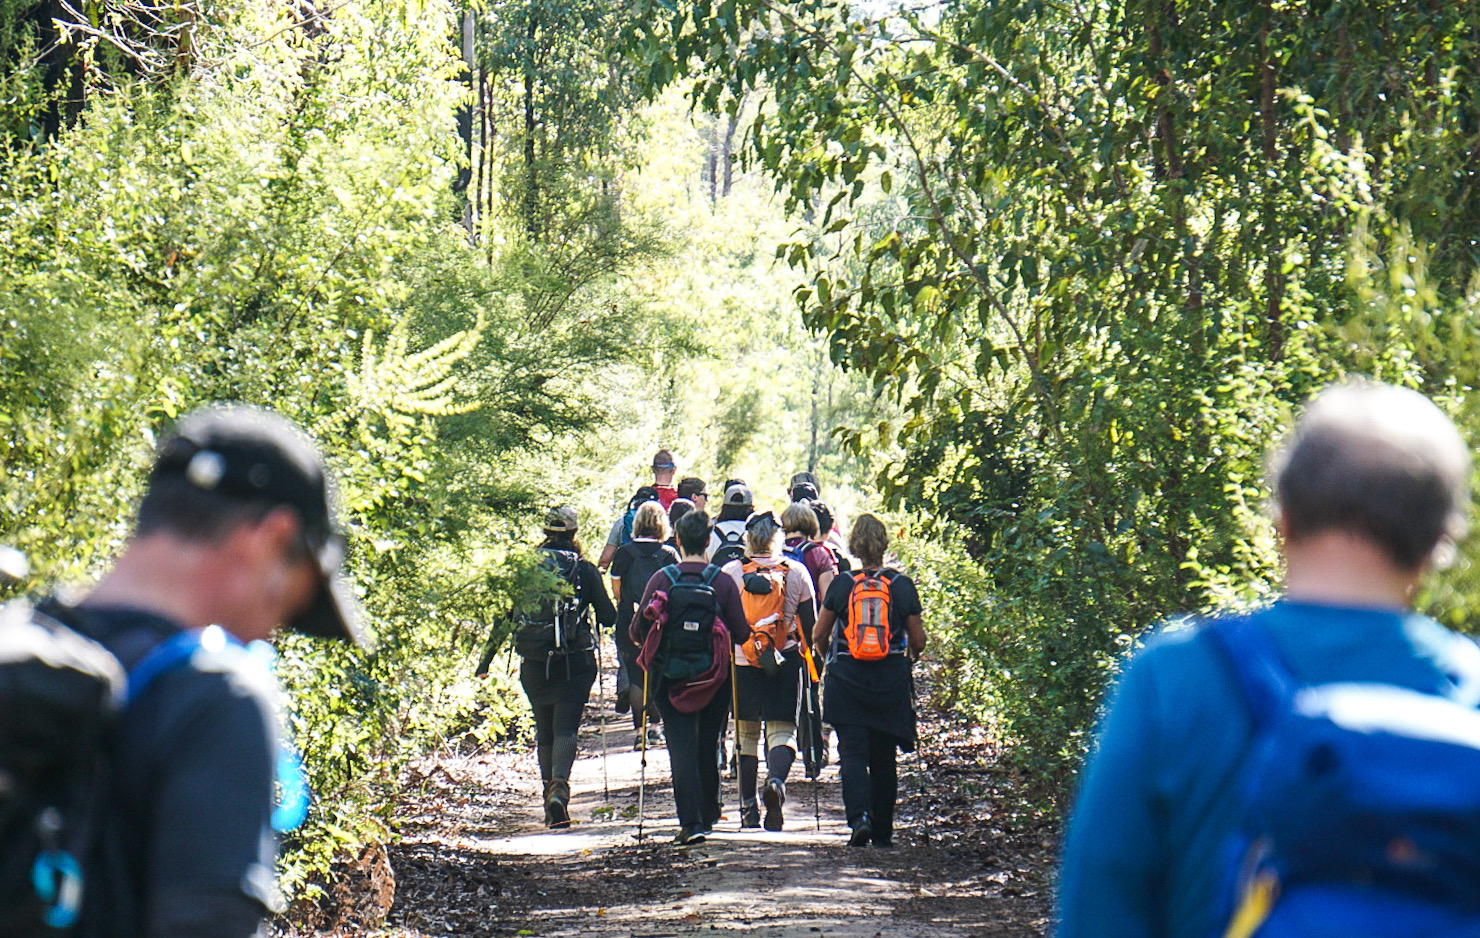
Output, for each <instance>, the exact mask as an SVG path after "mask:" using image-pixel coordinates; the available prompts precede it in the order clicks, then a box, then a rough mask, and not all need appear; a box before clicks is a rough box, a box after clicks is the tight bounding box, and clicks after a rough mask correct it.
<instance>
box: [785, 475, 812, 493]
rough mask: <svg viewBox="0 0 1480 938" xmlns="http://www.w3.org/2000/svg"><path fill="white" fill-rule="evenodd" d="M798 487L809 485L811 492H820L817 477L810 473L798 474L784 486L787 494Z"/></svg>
mask: <svg viewBox="0 0 1480 938" xmlns="http://www.w3.org/2000/svg"><path fill="white" fill-rule="evenodd" d="M798 485H810V486H812V491H814V492H816V491H820V490H819V489H818V487H817V477H816V476H815V475H813V474H812V473H810V472H798V473H797V474H796V475H794V476H792V477H791V482H789V483H788V484H787V486H786V490H787V491H788V492H789V491H791V490H792V489H794V488H796V487H797V486H798Z"/></svg>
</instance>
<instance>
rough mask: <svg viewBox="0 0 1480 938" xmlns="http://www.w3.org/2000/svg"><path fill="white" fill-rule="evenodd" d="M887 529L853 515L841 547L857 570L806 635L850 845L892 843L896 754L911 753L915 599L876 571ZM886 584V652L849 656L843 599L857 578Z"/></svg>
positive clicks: (917, 643) (841, 581) (917, 621)
mask: <svg viewBox="0 0 1480 938" xmlns="http://www.w3.org/2000/svg"><path fill="white" fill-rule="evenodd" d="M888 549H889V532H888V531H886V530H885V528H884V525H883V522H881V521H879V519H878V518H875V517H874V516H873V515H868V514H865V515H859V517H858V520H857V521H856V522H855V523H854V525H853V531H852V532H851V533H850V534H849V535H848V550H849V551H850V552H852V553H853V555H854V556H855V557H857V558H858V561H859V565H860V567H861V568H862V569H860V570H855V571H854V572H853V574H852V575H851V576H838V577H836V578H834V579H833V582H832V586H831V587H830V588H829V589H828V591H827V596H826V598H824V599H823V601H822V612H820V613H819V614H818V616H817V626H816V628H815V629H814V630H813V632H812V641H813V647H815V648H818V649H827V675H826V677H825V678H824V679H823V684H822V719H823V722H825V723H829V724H831V725H832V727H833V729H834V730H835V731H836V732H837V734H838V772H839V774H840V776H841V780H842V783H843V807H844V809H845V810H846V812H847V815H848V826H849V828H851V833H850V834H849V837H848V843H849V845H850V846H854V847H862V846H866V845H867V844H868V843H869V842H870V841H872V842H873V844H874V845H875V846H878V847H888V846H890V845H891V844H892V843H893V838H894V801H895V798H896V797H897V796H898V793H899V777H898V769H897V766H896V763H895V758H896V754H897V752H898V751H899V750H901V749H902V750H904V751H905V752H913V751H914V749H915V705H914V700H913V695H912V690H913V680H912V677H911V674H910V668H911V658H912V657H918V656H919V654H920V652H921V651H923V650H924V649H925V628H924V625H923V624H922V622H921V617H920V613H921V609H920V595H919V593H918V592H917V591H916V590H915V584H914V582H913V581H912V580H911V579H910V578H909V577H907V576H905V575H904V574H903V573H899V572H897V571H894V570H885V569H884V553H885V551H887V550H888ZM880 574H882V576H883V578H884V579H885V580H887V581H888V594H889V616H888V621H889V628H888V647H887V654H885V655H884V656H883V657H882V658H879V659H878V660H864V659H862V658H855V657H854V655H853V653H852V651H851V650H850V644H849V641H848V639H847V630H848V626H849V623H850V620H851V618H852V617H853V615H854V609H853V608H852V607H853V603H852V602H851V601H850V600H851V599H852V596H853V591H854V590H855V589H857V588H859V582H860V580H861V579H862V578H864V577H867V576H869V575H880Z"/></svg>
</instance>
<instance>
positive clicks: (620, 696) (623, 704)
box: [615, 690, 632, 713]
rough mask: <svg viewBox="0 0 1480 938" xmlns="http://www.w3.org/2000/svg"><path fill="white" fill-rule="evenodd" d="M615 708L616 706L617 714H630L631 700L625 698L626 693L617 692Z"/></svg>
mask: <svg viewBox="0 0 1480 938" xmlns="http://www.w3.org/2000/svg"><path fill="white" fill-rule="evenodd" d="M615 706H616V711H617V712H618V713H631V712H632V698H631V697H629V696H627V692H626V691H624V690H619V691H617V701H616V705H615Z"/></svg>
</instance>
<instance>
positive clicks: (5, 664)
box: [0, 601, 200, 938]
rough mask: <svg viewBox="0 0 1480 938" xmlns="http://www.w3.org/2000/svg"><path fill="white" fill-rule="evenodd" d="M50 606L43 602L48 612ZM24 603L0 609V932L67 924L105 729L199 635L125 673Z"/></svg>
mask: <svg viewBox="0 0 1480 938" xmlns="http://www.w3.org/2000/svg"><path fill="white" fill-rule="evenodd" d="M48 611H50V610H48ZM58 615H60V610H58V614H57V615H52V614H48V612H42V611H39V610H37V609H35V608H34V607H32V606H31V605H30V604H29V603H26V602H19V601H18V602H12V603H8V604H6V605H4V606H0V935H4V936H6V938H32V936H42V935H45V936H48V938H59V936H63V935H67V934H70V933H71V932H72V929H73V926H74V925H75V923H76V920H77V916H78V913H79V912H80V910H81V907H82V900H83V896H84V894H85V892H86V891H87V890H88V889H89V888H91V887H93V886H97V885H99V884H97V883H92V882H89V877H88V871H89V869H90V867H91V864H92V861H93V860H94V859H95V857H96V856H97V855H98V849H99V838H100V837H101V835H102V830H103V827H104V821H105V818H104V811H105V808H106V805H107V793H106V789H107V785H108V779H109V759H108V736H109V733H110V731H111V729H112V727H113V725H114V723H115V722H116V721H117V719H118V717H119V715H120V714H121V713H122V712H123V710H124V708H125V707H126V706H127V705H128V701H129V700H130V699H131V698H132V697H134V696H137V695H138V694H139V692H140V691H142V690H143V688H144V687H145V686H146V685H147V684H148V683H149V681H150V680H152V679H153V678H155V677H158V676H159V675H161V674H163V673H165V672H166V671H168V670H170V669H172V668H174V667H176V666H179V665H182V664H184V663H185V662H186V661H188V660H189V659H190V657H191V656H192V655H193V654H194V653H195V652H196V650H197V649H199V648H200V633H199V632H197V631H191V632H180V633H178V634H176V635H175V636H173V637H171V638H169V639H166V640H165V641H163V642H161V643H160V644H159V645H157V646H155V648H154V649H153V650H152V651H150V652H149V653H148V654H146V655H145V656H144V658H143V659H142V660H140V661H139V663H138V664H137V665H135V666H134V668H133V669H132V670H131V671H127V672H125V670H124V668H123V666H122V664H121V663H120V662H119V660H118V659H117V657H115V656H114V655H113V653H112V652H110V651H109V650H108V649H106V648H104V647H103V646H102V645H100V644H98V643H97V642H95V641H93V640H92V639H91V638H89V637H87V636H86V635H84V634H83V633H82V632H80V631H78V630H77V629H76V628H74V627H73V626H72V625H69V624H68V623H66V622H63V621H62V620H61V618H58Z"/></svg>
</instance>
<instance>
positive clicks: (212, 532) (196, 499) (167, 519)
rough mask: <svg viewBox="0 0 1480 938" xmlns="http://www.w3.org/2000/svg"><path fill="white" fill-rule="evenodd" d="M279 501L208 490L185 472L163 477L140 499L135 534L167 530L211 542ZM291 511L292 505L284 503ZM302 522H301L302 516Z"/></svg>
mask: <svg viewBox="0 0 1480 938" xmlns="http://www.w3.org/2000/svg"><path fill="white" fill-rule="evenodd" d="M277 507H279V503H274V502H271V501H263V500H259V499H244V498H237V497H234V496H229V495H222V494H220V493H218V492H208V491H205V490H204V489H200V488H197V487H196V486H194V485H192V484H191V483H190V482H189V481H188V480H187V479H186V478H185V477H184V476H183V475H181V476H173V475H171V476H161V477H159V478H156V479H154V480H153V481H152V482H150V484H149V489H148V491H146V492H145V493H144V497H143V498H142V499H141V500H140V501H139V509H138V514H137V523H136V525H135V531H134V533H135V534H137V535H138V536H140V537H147V536H149V535H151V534H160V533H167V534H170V535H172V536H174V537H177V538H180V539H181V540H184V541H193V542H196V543H201V544H212V543H216V542H218V541H220V540H221V539H223V538H225V537H226V536H227V535H229V534H230V533H231V532H232V531H234V530H236V528H237V527H239V526H240V525H243V524H256V523H257V522H259V521H261V520H262V519H263V518H265V517H267V513H268V512H270V511H272V509H274V508H277ZM281 507H283V508H288V509H289V510H292V506H291V505H281ZM299 523H300V524H301V523H302V521H301V519H300V522H299Z"/></svg>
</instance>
